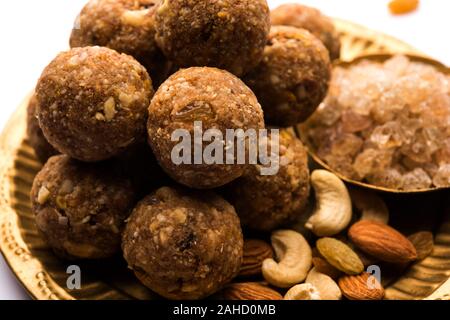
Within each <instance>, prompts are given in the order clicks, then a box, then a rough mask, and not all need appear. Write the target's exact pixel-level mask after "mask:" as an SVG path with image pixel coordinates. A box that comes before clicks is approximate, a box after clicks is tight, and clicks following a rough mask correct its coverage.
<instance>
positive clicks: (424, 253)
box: [408, 231, 434, 260]
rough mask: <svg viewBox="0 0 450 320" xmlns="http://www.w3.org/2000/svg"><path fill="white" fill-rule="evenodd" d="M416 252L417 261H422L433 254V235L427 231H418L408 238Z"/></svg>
mask: <svg viewBox="0 0 450 320" xmlns="http://www.w3.org/2000/svg"><path fill="white" fill-rule="evenodd" d="M408 240H409V241H411V243H412V244H413V246H414V248H416V252H417V260H423V259H425V258H426V257H428V256H429V255H430V254H431V253H432V252H433V247H434V241H433V234H432V233H431V232H429V231H419V232H416V233H413V234H412V235H410V236H408Z"/></svg>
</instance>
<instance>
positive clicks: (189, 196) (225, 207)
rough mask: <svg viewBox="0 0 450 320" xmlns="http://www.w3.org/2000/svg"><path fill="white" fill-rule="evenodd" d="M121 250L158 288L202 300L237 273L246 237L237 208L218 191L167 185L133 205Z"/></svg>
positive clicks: (148, 282) (145, 280)
mask: <svg viewBox="0 0 450 320" xmlns="http://www.w3.org/2000/svg"><path fill="white" fill-rule="evenodd" d="M122 249H123V253H124V257H125V260H126V261H127V262H128V265H129V267H130V268H131V269H132V270H133V271H134V273H135V274H136V276H137V277H138V278H139V279H140V281H142V283H143V284H144V285H146V286H147V287H148V288H150V289H151V290H153V291H154V292H156V293H158V294H160V295H161V296H163V297H166V298H169V299H176V300H181V299H183V300H186V299H189V300H190V299H201V298H204V297H207V296H209V295H211V294H213V293H215V292H216V291H218V290H219V289H221V288H222V287H223V286H224V285H225V284H227V283H228V282H230V281H231V279H233V278H234V277H235V276H236V275H237V274H238V272H239V269H240V266H241V262H242V256H243V236H242V231H241V227H240V223H239V219H238V217H237V215H236V212H235V211H234V208H233V207H232V206H231V205H230V204H229V203H228V202H226V201H225V200H224V199H222V198H221V197H219V196H218V195H216V194H214V193H212V192H199V191H192V190H191V191H188V190H181V189H173V188H168V187H163V188H161V189H158V190H157V191H156V192H154V193H152V194H151V195H149V196H147V197H146V198H144V199H143V200H142V201H141V202H140V203H139V204H138V205H137V207H136V208H135V209H134V211H133V213H132V214H131V216H130V218H129V222H128V224H127V226H126V228H125V231H124V233H123V240H122Z"/></svg>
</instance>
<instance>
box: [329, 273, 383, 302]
mask: <svg viewBox="0 0 450 320" xmlns="http://www.w3.org/2000/svg"><path fill="white" fill-rule="evenodd" d="M338 285H339V288H340V289H341V291H342V294H343V295H344V297H346V298H347V299H350V300H381V299H383V297H384V289H383V287H382V286H381V284H380V283H379V282H378V280H377V279H376V278H375V277H374V276H372V275H370V274H369V273H367V272H363V273H361V274H359V275H356V276H343V277H341V278H339V280H338Z"/></svg>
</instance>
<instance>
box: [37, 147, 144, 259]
mask: <svg viewBox="0 0 450 320" xmlns="http://www.w3.org/2000/svg"><path fill="white" fill-rule="evenodd" d="M31 202H32V210H33V213H34V215H35V219H36V225H37V228H38V230H39V231H40V232H41V234H42V235H43V237H44V239H45V240H46V242H47V244H48V245H49V246H50V247H51V248H52V249H53V251H54V252H55V253H56V254H57V255H58V256H60V257H62V258H68V259H99V258H107V257H111V256H112V255H114V254H115V253H117V251H118V250H119V249H120V237H121V231H122V229H123V227H124V221H125V219H126V218H127V217H128V216H129V214H130V213H131V210H132V208H133V206H134V204H135V193H134V191H133V188H132V184H131V181H129V180H128V179H126V178H123V177H121V176H120V175H118V174H117V171H116V170H115V166H114V164H113V163H112V162H102V163H95V164H92V163H82V162H79V161H77V160H73V159H71V158H69V157H68V156H66V155H58V156H53V157H51V158H50V159H49V160H48V161H47V163H46V164H45V165H44V167H43V168H42V170H41V171H40V172H39V173H38V174H37V176H36V178H35V179H34V182H33V187H32V189H31Z"/></svg>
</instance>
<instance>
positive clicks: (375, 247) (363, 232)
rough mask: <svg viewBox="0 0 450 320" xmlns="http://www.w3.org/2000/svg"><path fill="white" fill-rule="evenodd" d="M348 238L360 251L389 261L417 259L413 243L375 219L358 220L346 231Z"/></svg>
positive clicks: (401, 261)
mask: <svg viewBox="0 0 450 320" xmlns="http://www.w3.org/2000/svg"><path fill="white" fill-rule="evenodd" d="M348 236H349V238H350V240H351V241H352V242H353V243H354V244H355V245H356V246H357V247H358V248H359V249H361V250H362V251H364V252H366V253H368V254H370V255H371V256H373V257H375V258H378V259H380V260H382V261H386V262H391V263H406V262H411V261H414V260H416V259H417V252H416V248H414V245H413V244H412V243H411V241H409V240H408V239H407V238H406V237H405V236H404V235H402V234H401V233H400V232H398V231H397V230H395V229H393V228H391V227H390V226H388V225H385V224H383V223H379V222H375V221H364V220H362V221H358V222H356V223H355V224H354V225H352V226H351V227H350V229H349V231H348Z"/></svg>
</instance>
